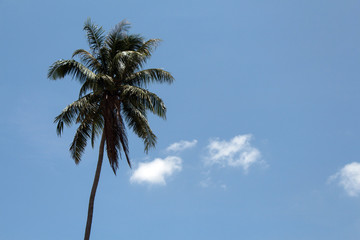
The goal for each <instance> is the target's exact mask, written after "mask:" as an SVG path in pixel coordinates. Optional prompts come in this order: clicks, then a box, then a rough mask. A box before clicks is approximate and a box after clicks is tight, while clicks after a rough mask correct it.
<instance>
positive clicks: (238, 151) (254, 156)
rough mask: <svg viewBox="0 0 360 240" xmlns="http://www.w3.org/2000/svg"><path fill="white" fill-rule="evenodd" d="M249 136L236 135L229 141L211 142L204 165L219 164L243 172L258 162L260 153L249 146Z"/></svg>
mask: <svg viewBox="0 0 360 240" xmlns="http://www.w3.org/2000/svg"><path fill="white" fill-rule="evenodd" d="M251 137H252V136H251V135H250V134H246V135H238V136H235V137H234V138H233V139H231V140H230V141H220V140H211V141H210V143H209V145H208V146H207V149H208V156H207V157H206V158H205V164H206V165H214V164H219V165H222V166H230V167H242V168H243V169H244V171H245V172H247V171H248V169H249V168H250V166H251V165H253V164H254V163H257V162H259V161H260V157H261V153H260V151H259V150H258V149H256V148H255V147H253V146H251V144H250V140H251Z"/></svg>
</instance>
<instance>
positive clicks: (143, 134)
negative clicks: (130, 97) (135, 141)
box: [122, 101, 157, 153]
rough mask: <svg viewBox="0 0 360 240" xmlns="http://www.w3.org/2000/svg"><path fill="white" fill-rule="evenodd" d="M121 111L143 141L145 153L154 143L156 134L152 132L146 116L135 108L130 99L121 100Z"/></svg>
mask: <svg viewBox="0 0 360 240" xmlns="http://www.w3.org/2000/svg"><path fill="white" fill-rule="evenodd" d="M122 110H123V111H122V112H123V114H124V116H125V120H126V122H127V123H128V125H129V127H130V128H131V129H132V130H133V131H134V133H135V134H136V135H138V137H140V138H141V139H143V141H144V146H145V148H144V150H145V152H146V153H147V152H148V151H149V149H150V148H152V147H155V145H156V139H157V138H156V135H155V134H154V133H153V132H152V130H151V128H150V126H149V123H148V121H147V118H146V116H145V115H144V114H143V112H142V111H141V110H139V109H137V108H136V107H135V106H134V105H133V104H132V103H131V102H130V101H124V102H123V108H122Z"/></svg>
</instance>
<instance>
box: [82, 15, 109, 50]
mask: <svg viewBox="0 0 360 240" xmlns="http://www.w3.org/2000/svg"><path fill="white" fill-rule="evenodd" d="M84 30H85V31H86V35H87V39H88V43H89V46H90V48H91V50H92V51H93V52H94V53H98V52H99V51H100V49H101V47H102V45H103V42H104V40H105V36H104V33H105V31H104V29H103V28H102V27H98V26H97V25H96V24H94V23H92V22H91V19H90V18H88V19H87V21H86V22H85V24H84Z"/></svg>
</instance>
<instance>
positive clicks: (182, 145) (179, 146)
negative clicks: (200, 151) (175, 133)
mask: <svg viewBox="0 0 360 240" xmlns="http://www.w3.org/2000/svg"><path fill="white" fill-rule="evenodd" d="M196 144H197V140H196V139H194V140H192V141H191V142H190V141H184V140H182V141H180V142H176V143H173V144H171V145H170V146H169V147H167V148H166V151H167V152H181V151H184V150H185V149H188V148H192V147H194V146H195V145H196Z"/></svg>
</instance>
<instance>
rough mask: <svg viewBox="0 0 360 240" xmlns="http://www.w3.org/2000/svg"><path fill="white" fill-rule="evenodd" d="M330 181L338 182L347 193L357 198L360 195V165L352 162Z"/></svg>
mask: <svg viewBox="0 0 360 240" xmlns="http://www.w3.org/2000/svg"><path fill="white" fill-rule="evenodd" d="M329 181H336V182H337V183H338V184H339V185H340V186H341V187H342V188H343V189H344V190H345V192H346V193H347V194H348V195H349V196H351V197H356V196H359V194H360V163H358V162H352V163H349V164H347V165H345V166H344V167H343V168H342V169H340V170H339V171H338V172H337V173H335V174H334V175H332V176H331V177H330V178H329Z"/></svg>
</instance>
